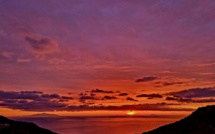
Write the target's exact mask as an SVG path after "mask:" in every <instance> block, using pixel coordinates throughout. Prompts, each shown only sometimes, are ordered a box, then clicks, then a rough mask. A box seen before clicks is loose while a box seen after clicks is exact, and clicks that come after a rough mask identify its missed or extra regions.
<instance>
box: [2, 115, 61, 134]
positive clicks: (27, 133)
mask: <svg viewBox="0 0 215 134" xmlns="http://www.w3.org/2000/svg"><path fill="white" fill-rule="evenodd" d="M0 134H57V133H54V132H52V131H50V130H47V129H44V128H40V127H38V126H37V125H35V124H33V123H28V122H21V121H13V120H10V119H7V118H5V117H3V116H0Z"/></svg>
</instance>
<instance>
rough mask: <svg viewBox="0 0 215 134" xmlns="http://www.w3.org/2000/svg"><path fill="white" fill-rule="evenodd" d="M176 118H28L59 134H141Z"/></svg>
mask: <svg viewBox="0 0 215 134" xmlns="http://www.w3.org/2000/svg"><path fill="white" fill-rule="evenodd" d="M25 120H26V119H25ZM176 120H178V119H176V118H174V119H166V118H123V117H120V118H64V119H31V120H29V119H28V121H31V122H34V123H36V124H37V125H39V126H41V127H44V128H47V129H50V130H52V131H54V132H58V133H59V134H140V133H142V132H144V131H148V130H151V129H154V128H156V127H158V126H161V125H164V124H167V123H171V122H174V121H176Z"/></svg>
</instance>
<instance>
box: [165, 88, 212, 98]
mask: <svg viewBox="0 0 215 134" xmlns="http://www.w3.org/2000/svg"><path fill="white" fill-rule="evenodd" d="M167 95H172V96H175V97H182V98H184V97H185V98H193V97H196V98H198V97H215V87H206V88H191V89H186V90H181V91H177V92H170V93H168V94H167Z"/></svg>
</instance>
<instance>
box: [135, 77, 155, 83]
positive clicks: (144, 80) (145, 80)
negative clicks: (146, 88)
mask: <svg viewBox="0 0 215 134" xmlns="http://www.w3.org/2000/svg"><path fill="white" fill-rule="evenodd" d="M156 79H158V77H154V76H148V77H143V78H140V79H136V80H135V82H137V83H139V82H149V81H153V80H156Z"/></svg>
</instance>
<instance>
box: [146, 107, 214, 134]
mask: <svg viewBox="0 0 215 134" xmlns="http://www.w3.org/2000/svg"><path fill="white" fill-rule="evenodd" d="M143 134H215V105H211V106H206V107H201V108H198V109H197V110H196V111H194V112H193V113H192V114H191V115H189V116H187V117H186V118H184V119H182V120H180V121H177V122H175V123H172V124H169V125H165V126H162V127H159V128H157V129H155V130H152V131H149V132H144V133H143Z"/></svg>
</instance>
